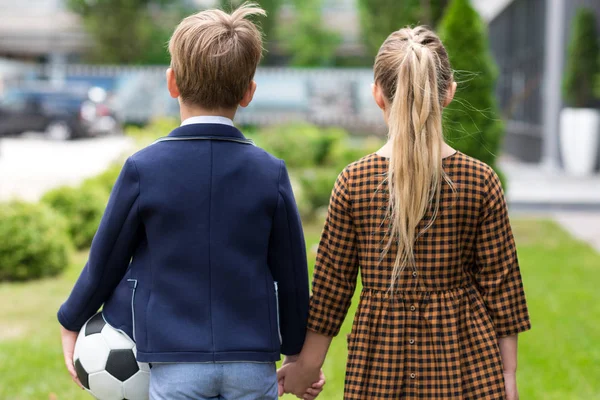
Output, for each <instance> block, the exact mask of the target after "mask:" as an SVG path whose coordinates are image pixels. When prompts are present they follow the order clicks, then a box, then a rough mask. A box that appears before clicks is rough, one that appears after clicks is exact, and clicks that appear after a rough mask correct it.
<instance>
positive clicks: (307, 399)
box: [304, 370, 326, 400]
mask: <svg viewBox="0 0 600 400" xmlns="http://www.w3.org/2000/svg"><path fill="white" fill-rule="evenodd" d="M325 382H326V379H325V374H324V373H323V370H321V371H319V381H318V382H315V383H313V385H312V387H310V388H308V389H306V393H305V394H304V400H314V399H316V398H317V397H318V396H319V395H320V394H321V392H322V391H323V386H325Z"/></svg>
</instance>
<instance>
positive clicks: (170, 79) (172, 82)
mask: <svg viewBox="0 0 600 400" xmlns="http://www.w3.org/2000/svg"><path fill="white" fill-rule="evenodd" d="M167 89H169V94H170V95H171V97H172V98H174V99H176V98H178V97H179V95H180V93H179V88H178V87H177V80H176V79H175V73H174V72H173V68H169V69H167Z"/></svg>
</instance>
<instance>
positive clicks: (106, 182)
mask: <svg viewBox="0 0 600 400" xmlns="http://www.w3.org/2000/svg"><path fill="white" fill-rule="evenodd" d="M121 165H122V164H119V163H115V164H113V165H111V166H110V167H108V169H107V170H106V171H104V172H103V173H101V174H100V175H96V176H94V177H91V178H88V179H86V180H85V181H83V184H82V186H86V187H87V186H96V187H98V188H101V189H102V190H103V191H104V192H105V196H104V199H105V200H104V203H106V202H107V201H108V196H109V194H110V192H111V191H112V188H113V186H114V185H115V182H116V181H117V178H118V177H119V174H120V173H121ZM92 190H93V189H92Z"/></svg>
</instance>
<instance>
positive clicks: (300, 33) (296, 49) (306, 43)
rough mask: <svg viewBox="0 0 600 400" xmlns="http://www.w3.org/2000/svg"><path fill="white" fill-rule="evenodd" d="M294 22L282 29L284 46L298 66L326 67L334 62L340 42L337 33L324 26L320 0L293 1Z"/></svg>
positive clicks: (292, 61)
mask: <svg viewBox="0 0 600 400" xmlns="http://www.w3.org/2000/svg"><path fill="white" fill-rule="evenodd" d="M294 3H295V13H294V18H295V20H294V22H293V23H292V24H291V25H290V26H289V27H282V29H281V30H280V37H281V45H282V47H283V48H284V49H285V50H286V51H287V52H288V53H289V54H290V55H291V61H290V64H291V65H293V66H296V67H326V66H331V65H333V64H334V61H335V56H336V54H335V53H336V50H337V48H338V46H339V45H340V43H341V37H340V35H339V34H338V33H337V32H334V31H331V30H330V29H327V28H326V27H325V26H324V25H323V19H322V15H321V3H322V1H321V0H294Z"/></svg>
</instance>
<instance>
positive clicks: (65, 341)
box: [60, 326, 83, 389]
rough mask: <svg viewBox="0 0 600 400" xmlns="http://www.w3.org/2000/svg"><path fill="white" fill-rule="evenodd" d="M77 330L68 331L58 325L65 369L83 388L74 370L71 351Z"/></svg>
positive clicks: (73, 348) (73, 349) (72, 350)
mask: <svg viewBox="0 0 600 400" xmlns="http://www.w3.org/2000/svg"><path fill="white" fill-rule="evenodd" d="M77 335H78V333H77V332H73V331H69V330H67V329H65V328H64V327H62V326H61V327H60V337H61V339H62V347H63V355H64V357H65V364H66V366H67V370H68V371H69V374H70V375H71V378H73V381H74V382H75V383H76V384H77V385H78V386H79V387H80V388H82V389H83V385H82V384H81V382H80V381H79V378H78V377H77V372H75V365H74V364H73V353H74V352H75V342H76V341H77Z"/></svg>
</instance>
